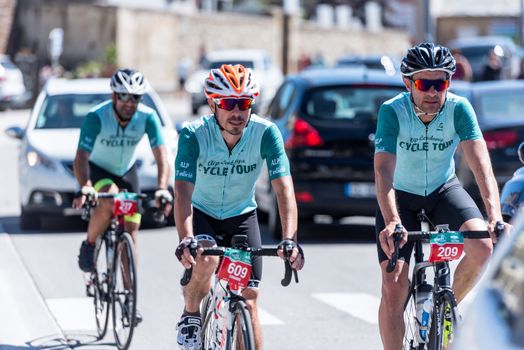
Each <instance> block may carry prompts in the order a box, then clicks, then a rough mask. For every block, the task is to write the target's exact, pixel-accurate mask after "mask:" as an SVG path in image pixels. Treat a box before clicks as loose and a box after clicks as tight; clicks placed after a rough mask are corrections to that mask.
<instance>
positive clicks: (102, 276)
mask: <svg viewBox="0 0 524 350" xmlns="http://www.w3.org/2000/svg"><path fill="white" fill-rule="evenodd" d="M107 249H108V247H107V242H106V240H105V239H103V238H101V239H99V240H97V243H96V249H95V271H94V272H93V274H92V275H91V278H92V282H93V304H94V307H95V319H96V330H97V333H98V339H102V338H103V337H104V336H105V335H106V332H107V324H108V323H109V307H110V303H111V298H110V294H109V290H110V285H109V282H110V281H109V279H108V276H109V270H108V266H107V258H108V256H107Z"/></svg>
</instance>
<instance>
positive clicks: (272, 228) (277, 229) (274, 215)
mask: <svg viewBox="0 0 524 350" xmlns="http://www.w3.org/2000/svg"><path fill="white" fill-rule="evenodd" d="M267 227H268V230H269V233H270V234H271V237H273V238H275V239H282V224H281V222H280V214H279V212H278V204H277V201H276V199H275V201H274V204H273V205H272V206H271V208H270V210H269V213H268V218H267Z"/></svg>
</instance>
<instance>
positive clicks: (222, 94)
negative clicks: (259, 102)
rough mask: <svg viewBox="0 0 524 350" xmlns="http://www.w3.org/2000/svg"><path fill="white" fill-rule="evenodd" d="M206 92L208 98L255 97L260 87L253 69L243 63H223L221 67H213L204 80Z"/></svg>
mask: <svg viewBox="0 0 524 350" xmlns="http://www.w3.org/2000/svg"><path fill="white" fill-rule="evenodd" d="M204 92H205V94H206V96H207V98H227V97H233V98H235V97H248V98H251V99H255V97H257V96H258V94H259V93H260V88H259V86H258V81H257V79H256V78H255V76H254V74H253V72H252V71H251V69H249V68H245V67H244V66H243V65H241V64H237V65H231V64H223V65H222V66H221V67H220V68H219V69H211V71H210V72H209V77H207V78H206V80H205V82H204Z"/></svg>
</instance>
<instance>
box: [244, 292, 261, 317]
mask: <svg viewBox="0 0 524 350" xmlns="http://www.w3.org/2000/svg"><path fill="white" fill-rule="evenodd" d="M258 292H259V291H258V288H246V289H244V290H243V291H242V296H243V297H244V298H245V299H246V305H247V308H248V310H249V312H252V311H253V310H256V307H257V300H258Z"/></svg>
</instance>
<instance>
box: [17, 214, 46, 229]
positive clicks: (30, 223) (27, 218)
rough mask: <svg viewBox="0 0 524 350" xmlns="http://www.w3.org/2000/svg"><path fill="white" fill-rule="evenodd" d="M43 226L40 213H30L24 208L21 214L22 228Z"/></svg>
mask: <svg viewBox="0 0 524 350" xmlns="http://www.w3.org/2000/svg"><path fill="white" fill-rule="evenodd" d="M41 227H42V223H41V221H40V215H38V214H29V213H27V212H25V211H24V210H22V214H21V215H20V228H21V229H22V230H38V229H40V228H41Z"/></svg>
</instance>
